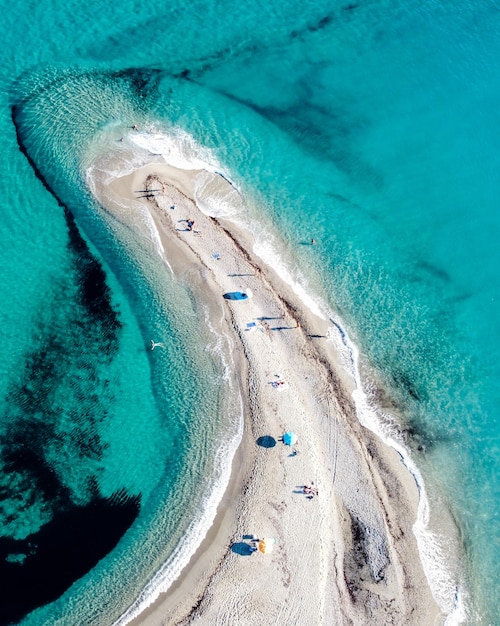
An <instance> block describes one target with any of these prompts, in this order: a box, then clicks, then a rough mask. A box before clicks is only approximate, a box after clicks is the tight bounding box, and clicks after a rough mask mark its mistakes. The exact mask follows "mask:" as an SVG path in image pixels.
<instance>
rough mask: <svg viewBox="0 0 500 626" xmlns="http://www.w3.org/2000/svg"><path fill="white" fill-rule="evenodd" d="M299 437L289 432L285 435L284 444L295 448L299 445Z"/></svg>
mask: <svg viewBox="0 0 500 626" xmlns="http://www.w3.org/2000/svg"><path fill="white" fill-rule="evenodd" d="M297 440H298V437H297V435H296V434H295V433H292V431H291V430H287V431H286V433H285V434H284V435H283V443H284V444H285V445H287V446H293V445H295V444H296V443H297Z"/></svg>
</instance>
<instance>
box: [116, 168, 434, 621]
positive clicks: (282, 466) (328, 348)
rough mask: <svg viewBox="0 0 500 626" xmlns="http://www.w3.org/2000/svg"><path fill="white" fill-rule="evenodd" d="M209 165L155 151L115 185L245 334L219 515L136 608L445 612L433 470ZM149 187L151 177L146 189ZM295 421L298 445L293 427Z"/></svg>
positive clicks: (162, 611)
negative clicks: (212, 188)
mask: <svg viewBox="0 0 500 626" xmlns="http://www.w3.org/2000/svg"><path fill="white" fill-rule="evenodd" d="M195 175H196V172H191V173H190V172H186V171H183V170H179V169H176V168H173V167H171V166H169V165H166V164H163V163H153V164H148V165H147V166H144V167H143V168H140V169H138V170H136V171H135V172H134V173H133V174H129V175H127V176H123V177H121V178H117V179H115V180H114V181H113V182H112V183H111V184H110V186H109V189H108V190H107V192H106V194H104V195H106V196H107V198H108V200H109V198H113V197H115V198H117V199H119V203H118V204H120V206H124V205H125V204H126V202H127V201H134V202H137V201H140V202H142V203H143V205H144V207H146V208H147V210H148V211H149V212H150V214H151V216H152V218H153V219H154V222H155V225H156V228H157V230H158V233H159V235H160V239H161V242H162V245H163V247H164V250H165V256H166V259H167V260H168V265H169V268H170V269H171V270H172V271H173V272H174V274H175V272H176V270H177V269H180V268H182V270H183V271H184V272H185V269H186V267H188V266H192V271H193V272H197V273H198V274H199V276H201V277H202V280H203V282H204V285H206V288H205V290H204V292H205V297H206V298H207V300H210V299H218V300H221V299H223V300H224V319H223V320H221V332H225V333H229V334H231V336H232V337H233V338H234V346H235V364H236V366H237V367H238V368H239V371H240V384H241V387H242V393H243V395H244V398H245V411H244V421H245V427H244V435H243V439H242V442H241V444H240V446H239V449H238V450H237V452H236V455H235V458H234V460H233V465H232V478H231V482H230V485H229V487H228V489H227V491H226V495H225V497H224V499H223V501H222V502H221V503H220V505H219V509H218V513H217V517H216V520H215V523H214V524H213V526H212V528H211V530H210V532H209V533H208V535H207V536H206V538H205V539H204V540H203V542H202V544H201V545H200V547H199V548H198V550H197V552H196V554H195V555H194V556H193V557H192V558H191V561H190V563H189V564H188V566H187V567H186V568H185V570H184V572H183V574H182V575H181V577H180V578H179V579H178V580H177V581H176V583H175V584H174V585H173V586H172V587H171V588H170V589H169V590H168V591H167V592H166V593H164V594H162V595H161V596H160V598H159V599H158V600H157V602H155V603H154V604H153V605H152V606H151V607H149V608H148V609H147V610H145V611H144V612H143V613H142V614H141V615H140V616H139V617H137V618H136V619H135V620H134V621H132V622H131V623H132V624H142V625H144V626H158V625H160V624H169V625H172V624H176V625H181V624H188V623H189V624H219V625H223V624H227V625H235V624H238V626H246V625H252V626H260V625H262V626H264V625H265V626H268V625H269V624H314V625H319V624H328V625H334V624H371V625H378V624H380V625H384V626H385V625H387V624H405V625H412V624H414V625H418V626H422V625H425V624H436V623H440V622H442V621H443V616H442V615H441V614H440V609H439V607H438V605H437V603H436V601H435V600H434V598H433V596H432V593H431V589H430V587H429V583H428V581H427V579H426V577H425V574H424V570H423V568H422V564H421V560H420V555H419V552H418V547H417V541H416V538H415V535H414V533H413V530H412V526H413V524H414V523H415V520H416V516H417V506H418V497H419V493H418V488H417V485H416V483H415V480H414V478H413V477H412V476H411V474H410V473H409V472H408V470H407V468H406V467H405V466H404V464H403V462H402V460H401V457H400V456H399V455H398V454H397V453H396V452H395V450H393V449H392V448H390V447H389V446H387V445H385V444H384V443H383V442H382V441H381V440H380V439H379V438H378V437H377V436H376V435H375V434H374V433H373V432H371V431H370V430H369V429H367V428H365V427H363V426H362V425H361V424H360V422H359V420H358V418H357V416H356V410H355V405H354V402H353V399H352V392H353V389H354V382H353V380H352V379H351V377H350V376H349V375H348V374H347V373H346V371H345V369H344V368H343V366H342V362H341V359H340V358H339V354H338V353H337V350H336V348H335V345H336V344H335V342H334V341H331V340H330V337H331V336H332V332H334V331H335V329H334V328H333V327H332V323H331V321H329V320H328V319H323V318H321V317H319V316H317V315H315V314H314V313H312V312H311V310H310V309H309V308H308V307H307V306H306V305H305V304H304V303H303V302H302V300H301V299H300V298H299V297H298V296H297V295H296V293H294V291H293V289H292V288H291V286H290V285H288V284H287V283H286V282H284V281H283V280H282V279H281V278H280V277H279V276H278V275H277V274H276V272H275V271H274V270H273V268H272V267H269V266H268V265H266V264H265V263H264V262H263V261H262V259H261V258H259V257H258V256H257V255H256V254H255V253H254V251H253V243H254V242H253V241H252V235H251V234H250V233H248V232H245V231H243V230H242V229H241V228H240V227H238V226H237V225H235V224H234V223H233V222H230V221H229V220H224V219H219V218H217V219H216V218H214V217H210V216H208V215H206V214H204V213H203V212H202V211H200V210H199V208H198V207H197V205H196V202H195V201H194V200H193V193H192V190H193V181H194V177H195ZM215 184H220V185H227V184H229V183H228V182H227V181H226V180H224V179H223V178H222V177H220V182H219V183H215ZM136 189H143V190H145V193H144V194H143V197H142V198H140V199H139V200H138V198H137V193H135V192H134V190H136ZM148 190H149V191H148ZM118 204H117V205H118ZM112 205H113V200H111V201H108V208H110V210H112V209H113V206H112ZM191 221H192V222H194V223H193V224H190V222H191ZM165 271H168V270H167V269H166V270H165ZM227 294H244V295H245V296H246V297H244V298H243V299H241V298H233V297H231V296H227ZM224 295H226V296H227V297H226V298H224ZM286 431H292V432H293V433H295V434H296V435H297V437H298V442H297V444H296V445H294V446H287V445H285V444H284V443H283V441H281V437H282V436H283V434H284V433H285V432H286ZM305 488H306V489H305ZM251 536H253V537H254V538H257V539H262V538H268V539H269V540H272V543H273V550H272V552H271V553H267V554H263V553H262V552H260V551H259V550H256V551H252V550H251V549H250V547H251V546H252V545H253V544H252V541H251V539H250V537H251ZM255 546H258V543H256V544H255Z"/></svg>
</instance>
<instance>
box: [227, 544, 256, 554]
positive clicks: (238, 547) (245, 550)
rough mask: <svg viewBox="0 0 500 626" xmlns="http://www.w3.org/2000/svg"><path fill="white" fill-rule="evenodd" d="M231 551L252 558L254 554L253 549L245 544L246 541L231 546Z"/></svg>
mask: <svg viewBox="0 0 500 626" xmlns="http://www.w3.org/2000/svg"><path fill="white" fill-rule="evenodd" d="M231 551H232V552H234V553H235V554H239V555H240V556H250V555H251V554H252V549H251V547H250V546H249V545H248V543H245V542H244V541H238V542H237V543H233V545H232V546H231Z"/></svg>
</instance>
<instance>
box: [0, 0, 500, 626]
mask: <svg viewBox="0 0 500 626" xmlns="http://www.w3.org/2000/svg"><path fill="white" fill-rule="evenodd" d="M4 15H5V16H6V19H5V21H4V26H3V36H4V46H3V48H2V65H1V67H2V70H1V72H2V90H1V97H2V108H1V113H0V114H1V116H2V121H3V129H4V142H3V153H4V156H5V158H4V170H3V176H2V177H1V179H0V181H1V182H0V185H1V187H2V198H3V212H2V228H1V230H0V237H1V242H2V245H1V246H0V254H1V255H2V263H1V267H2V279H3V280H1V281H0V292H1V295H2V297H1V298H0V302H1V303H2V304H1V305H0V316H1V319H2V325H1V332H2V342H3V343H2V345H3V346H4V350H2V352H1V353H0V366H1V368H2V371H3V376H2V377H0V389H1V391H2V394H1V396H0V398H1V400H0V401H1V403H2V408H3V419H2V420H1V422H0V436H1V444H2V449H1V462H2V467H3V469H2V473H1V475H0V481H1V483H2V487H3V489H4V492H3V493H4V494H5V499H4V501H3V506H2V528H3V529H4V532H3V534H2V538H1V539H0V541H1V542H2V545H3V550H4V555H5V557H6V560H5V565H4V569H3V570H2V574H1V577H2V581H11V582H12V581H15V584H13V585H12V586H13V588H15V589H18V590H19V592H20V593H18V592H16V594H15V595H16V598H17V595H19V598H20V599H19V602H12V603H11V605H9V606H8V607H7V608H5V609H4V614H3V615H0V621H2V623H8V622H9V620H12V619H14V620H16V621H17V620H19V619H20V618H21V617H22V616H23V615H25V614H26V613H27V612H29V611H31V610H32V609H34V608H35V607H37V606H39V605H40V604H44V603H46V602H49V601H52V600H56V598H58V597H59V596H60V595H61V594H62V593H63V592H64V591H65V590H66V589H67V588H68V586H69V585H70V584H71V583H72V582H73V580H77V581H78V582H76V583H75V584H74V585H73V587H71V589H69V591H67V592H66V594H65V595H64V596H63V597H62V598H61V599H60V600H59V601H55V602H52V603H51V604H47V605H46V606H45V607H44V608H42V609H39V610H38V611H36V612H34V613H32V614H31V616H28V617H26V618H25V620H24V622H25V623H26V624H29V623H32V624H41V623H51V624H52V623H60V624H74V623H85V622H90V621H92V623H102V624H107V623H111V622H112V621H113V620H114V619H115V618H117V617H118V616H119V615H120V614H121V612H122V611H123V610H124V609H125V608H126V607H127V606H128V605H129V604H130V603H131V602H132V601H133V599H134V597H136V596H137V595H138V594H139V593H140V591H141V589H142V587H143V585H144V584H145V583H146V581H147V580H148V579H149V578H150V577H151V576H152V574H153V573H154V572H155V571H157V570H158V569H159V568H160V566H161V564H162V563H164V562H165V561H166V560H167V559H168V557H169V554H171V553H172V552H173V551H174V548H175V546H176V545H177V544H178V541H179V538H180V537H182V536H189V537H190V539H189V541H191V538H194V537H195V536H196V535H197V533H198V534H199V533H201V532H202V528H201V527H200V528H198V529H196V528H190V527H189V524H190V522H191V521H192V520H194V519H200V515H199V510H198V511H196V510H195V509H196V507H198V508H201V509H202V508H203V507H205V506H206V503H204V502H203V501H202V499H201V498H202V495H201V494H202V491H203V489H202V488H201V487H203V485H206V488H207V491H210V488H209V485H211V484H213V483H214V482H217V481H218V484H219V485H220V486H221V485H223V483H224V481H225V480H227V476H226V475H225V474H224V472H222V475H221V476H217V477H214V476H213V475H212V474H211V468H213V467H214V455H216V454H222V455H223V456H224V454H225V455H226V457H225V458H227V451H228V450H229V449H230V448H231V446H234V443H235V441H236V440H237V436H238V427H239V426H238V424H239V422H238V419H239V415H238V398H237V393H236V391H235V390H233V391H231V381H230V380H228V379H226V378H225V373H226V371H227V369H226V368H227V366H228V363H227V362H224V361H223V360H221V355H223V354H224V351H223V350H222V349H221V348H220V347H219V345H218V339H217V337H216V336H215V335H213V334H210V333H208V335H203V334H202V331H201V330H200V324H199V321H200V319H203V318H204V315H205V311H204V310H203V309H202V308H201V309H200V307H199V306H198V304H197V301H196V298H194V297H193V292H192V291H190V290H189V289H187V288H186V280H185V278H184V279H182V278H181V280H175V279H173V278H172V276H171V275H170V274H169V272H168V271H166V269H165V267H164V266H163V265H162V262H161V258H160V256H159V255H158V251H157V249H156V248H155V243H154V241H151V238H148V236H147V235H138V234H137V231H136V230H135V231H134V230H131V229H130V228H128V227H127V225H124V224H117V223H115V222H113V221H112V219H111V218H110V217H109V216H108V215H107V214H106V213H103V212H102V211H101V210H100V209H99V207H97V206H96V205H95V203H94V201H93V200H92V198H91V196H90V194H89V193H88V191H87V188H86V185H85V176H86V174H87V173H88V172H89V167H90V164H91V163H92V160H93V159H94V158H95V157H97V156H101V155H102V154H104V153H106V152H107V151H109V149H110V146H111V147H112V148H113V150H115V149H116V146H117V144H118V143H119V139H120V138H121V137H124V138H125V142H126V144H127V148H130V147H132V149H133V150H132V152H133V154H135V155H136V158H137V160H138V161H140V160H141V159H143V158H144V154H145V151H147V150H151V151H153V152H162V153H163V151H165V152H166V153H167V154H168V158H170V159H172V160H173V161H175V163H177V164H180V163H181V164H182V165H183V166H185V167H193V168H195V169H198V168H199V167H200V163H202V164H203V166H204V167H207V168H208V169H209V170H211V171H220V172H222V173H223V174H224V175H226V176H227V177H229V178H230V179H231V180H232V181H233V183H234V185H235V187H236V188H237V189H238V190H239V191H240V192H241V196H242V197H243V199H244V200H243V201H242V200H241V197H240V196H239V195H237V194H236V193H231V194H228V196H227V197H225V198H218V199H217V201H216V202H214V200H213V198H211V197H210V195H209V194H208V193H207V191H208V190H209V189H210V187H209V185H208V186H204V185H203V184H202V183H200V189H199V200H200V202H201V204H202V206H203V208H204V209H205V210H207V211H209V212H211V213H212V214H224V215H225V216H228V215H232V216H233V218H234V219H236V220H238V221H240V222H244V223H247V224H250V226H251V228H252V231H253V232H254V233H256V236H257V249H258V251H259V252H260V253H261V254H262V255H263V256H264V257H265V258H267V259H268V260H269V261H271V262H272V263H273V264H274V265H275V266H277V267H281V268H282V270H283V272H285V271H286V272H287V276H288V277H289V279H290V280H293V281H300V282H301V284H302V285H303V287H304V289H305V292H306V293H307V294H308V295H310V296H312V297H313V298H315V300H316V302H321V303H323V306H324V307H325V308H326V309H327V310H328V311H329V312H330V313H332V314H335V315H338V316H340V319H341V321H342V324H343V326H344V328H345V329H346V330H347V331H348V335H349V338H350V340H351V341H353V342H354V343H355V344H356V345H357V346H358V348H359V355H358V361H357V364H358V366H359V370H360V371H361V373H362V376H363V377H362V381H363V387H364V390H365V391H366V392H367V394H368V396H367V397H368V399H369V400H371V401H372V403H373V404H374V406H378V407H379V409H380V407H381V405H382V408H383V409H385V412H386V413H387V411H389V412H390V413H391V415H393V416H397V417H398V419H400V420H401V423H402V425H403V430H404V433H403V435H401V433H400V434H399V435H397V436H398V440H399V441H403V439H404V437H406V438H405V439H404V441H405V442H406V444H407V446H408V447H409V449H411V451H412V458H413V461H414V462H415V463H416V465H417V466H418V468H419V469H420V471H421V472H422V474H423V477H424V480H425V484H426V492H427V494H428V496H429V500H430V503H431V511H434V515H435V516H437V517H439V510H440V508H442V507H450V508H451V510H452V512H453V515H454V516H455V518H456V520H457V523H458V525H459V527H460V529H461V531H462V532H463V537H464V543H465V549H466V553H465V554H466V558H465V562H463V563H462V564H461V565H462V566H463V567H462V568H461V569H460V570H459V571H456V570H455V569H452V570H451V571H450V572H449V576H448V577H444V579H443V576H442V572H443V571H445V570H446V568H447V567H449V566H450V565H451V564H450V562H448V561H446V550H445V551H444V556H443V559H445V561H444V562H439V558H438V557H439V555H436V553H435V554H434V555H427V561H426V562H427V567H428V570H429V572H430V573H431V574H432V573H433V575H434V580H435V581H437V582H436V593H437V592H438V590H437V585H438V584H439V583H440V582H443V580H444V584H443V585H444V586H443V587H440V591H439V592H440V593H441V595H442V598H441V602H442V606H443V607H444V608H445V609H446V611H447V612H451V613H452V614H453V615H454V617H453V619H452V620H451V621H458V620H459V614H460V611H455V612H454V613H453V607H454V605H455V600H456V598H455V594H456V593H457V590H456V588H458V590H459V591H458V595H459V597H460V599H461V602H463V603H464V605H465V610H466V615H467V617H466V620H465V621H466V622H468V623H482V624H488V623H494V622H495V616H496V615H497V614H498V613H499V609H500V601H499V598H498V591H496V587H494V588H493V589H488V590H487V593H486V589H485V587H484V583H483V581H484V580H495V579H496V578H497V576H498V565H497V563H498V562H499V556H500V555H499V552H500V533H499V524H498V505H497V502H498V495H499V494H498V491H499V488H498V475H499V472H498V469H499V468H498V462H499V461H498V459H499V455H498V450H499V443H498V442H499V439H498V434H499V423H498V406H499V392H498V389H499V388H500V386H499V384H498V382H499V381H498V373H497V372H496V368H495V365H496V363H497V362H498V357H499V352H500V328H499V323H498V320H499V319H500V316H499V311H498V306H499V305H498V302H499V294H498V287H499V281H498V274H497V268H498V265H499V258H498V255H499V253H498V246H497V241H498V235H499V230H500V227H499V219H500V218H499V212H498V210H497V209H496V198H497V196H498V193H497V192H498V183H497V175H496V173H497V171H498V166H499V159H500V157H499V155H498V150H497V146H498V143H499V142H498V136H497V135H498V133H499V132H500V131H499V130H498V129H499V128H500V125H499V124H498V119H497V118H498V115H499V113H498V107H497V106H496V102H497V98H496V94H497V85H498V81H499V76H498V74H499V65H498V61H497V59H498V58H500V55H499V52H500V51H499V50H498V46H499V45H500V44H499V43H498V42H499V41H500V39H499V37H498V30H499V25H500V18H499V17H498V13H497V9H496V3H494V2H479V3H477V2H476V3H463V2H460V3H456V2H452V3H447V4H446V6H444V5H440V4H438V3H435V2H424V3H422V2H419V3H416V2H409V1H408V0H406V1H404V2H403V1H402V2H395V1H392V2H386V3H384V4H383V5H381V4H380V3H377V4H373V3H367V4H354V3H353V4H350V5H347V4H345V5H342V4H340V3H339V4H335V6H332V5H331V3H321V2H320V3H317V2H316V3H306V4H304V3H303V2H302V3H300V4H299V3H293V2H288V3H287V4H286V7H285V6H283V7H280V8H276V7H272V8H270V7H268V8H264V7H262V6H260V5H257V4H251V5H249V6H245V8H244V9H241V7H240V9H239V10H238V11H235V10H234V7H232V5H229V3H224V2H222V3H217V5H213V4H209V3H207V2H204V3H202V2H190V3H189V4H188V5H184V4H182V3H181V2H177V3H171V4H169V6H168V7H167V8H165V7H162V6H160V5H156V4H152V3H149V2H145V3H141V4H140V5H136V4H135V3H131V2H130V3H128V2H125V3H122V4H120V6H119V7H118V6H115V7H113V6H109V5H102V4H101V3H98V2H93V1H91V2H87V3H84V4H83V5H82V4H80V3H65V4H64V6H62V4H61V6H57V5H53V4H48V3H44V2H42V3H38V4H35V5H33V6H32V7H30V8H29V10H28V9H27V8H26V7H24V10H23V11H21V10H17V9H14V8H12V7H10V6H9V9H8V10H7V9H6V8H5V10H4ZM47 24H50V36H47V35H48V34H49V31H48V30H47V26H46V25H47ZM210 24H212V25H216V27H215V26H214V27H213V28H207V25H210ZM145 33H147V36H145ZM20 42H21V43H20ZM134 123H137V124H138V126H139V131H138V132H137V133H135V134H134V132H132V131H131V128H130V126H131V125H133V124H134ZM152 136H154V138H155V139H154V142H152ZM165 137H167V138H168V139H165ZM114 163H115V161H113V163H111V164H110V168H109V171H110V172H111V173H113V172H115V170H114V169H113V167H114ZM122 165H123V166H124V167H131V166H132V165H133V164H131V163H126V164H122ZM116 173H117V172H116ZM311 238H314V239H315V241H316V244H315V245H314V246H311V245H308V244H309V243H310V240H311ZM152 338H154V339H156V340H162V341H163V342H164V343H165V345H166V348H165V349H164V350H161V351H160V350H155V351H153V352H151V351H150V350H148V346H149V341H150V339H152ZM206 343H208V344H209V345H211V346H212V350H210V351H209V352H207V351H204V350H203V349H201V348H200V346H202V345H204V344H206ZM221 350H222V351H221ZM355 353H356V352H355ZM207 372H208V375H207ZM193 380H195V381H196V384H195V385H193V382H192V381H193ZM221 380H224V381H226V382H225V385H226V386H225V387H223V392H222V393H219V392H218V383H219V382H220V381H221ZM381 387H383V388H384V389H385V392H384V394H383V395H382V394H381V391H380V388H381ZM226 391H227V393H225V392H226ZM224 398H227V400H225V399H224ZM202 399H203V400H202ZM224 402H232V404H230V405H229V406H230V410H228V415H229V420H228V423H227V424H224V423H220V422H218V421H217V420H216V419H211V417H212V416H216V415H220V413H221V411H220V408H221V403H224ZM377 403H378V404H377ZM365 408H366V407H365ZM372 408H373V407H372ZM367 415H368V414H365V416H364V417H363V415H360V417H361V419H364V418H366V419H375V418H376V419H378V420H379V421H378V422H377V423H378V424H379V425H380V424H382V425H381V426H380V427H381V428H385V430H384V433H385V434H387V432H388V427H387V426H384V423H386V422H384V420H385V419H387V415H385V413H384V411H382V412H381V411H380V410H379V412H378V413H377V414H375V415H374V414H372V413H370V414H369V415H368V417H367ZM380 420H381V421H380ZM208 424H213V430H211V431H210V436H209V437H208V440H206V439H205V437H204V436H202V433H204V431H205V428H206V427H207V425H208ZM225 428H230V429H232V430H231V431H230V432H231V433H232V434H231V436H229V437H228V441H227V446H228V447H227V450H226V452H224V451H223V450H219V451H217V447H216V445H215V442H216V441H218V440H219V433H220V432H221V431H222V430H223V429H225ZM233 438H234V439H233ZM207 441H208V445H207ZM210 442H211V443H210ZM130 459H133V461H134V462H133V463H130ZM181 476H182V477H183V478H182V484H183V487H184V489H180V490H179V489H178V484H179V477H181ZM186 476H187V477H188V478H186ZM200 481H201V482H200ZM203 481H206V482H203ZM188 486H189V489H188V488H187V487H188ZM196 493H197V494H198V496H197V497H195V498H194V500H193V508H192V509H190V511H189V514H188V515H185V516H182V515H181V513H180V512H181V511H182V506H183V503H185V502H186V501H189V499H190V497H191V496H192V494H196ZM214 497H215V496H214ZM197 498H198V499H197ZM210 507H212V508H213V503H212V504H211V505H210ZM89 511H92V513H94V514H95V515H94V517H92V518H91V519H90V518H89V517H88V515H89ZM70 517H71V518H72V521H71V524H69V523H68V521H67V520H69V519H70ZM89 519H90V521H89ZM75 520H80V522H79V523H80V524H81V525H82V526H85V525H87V527H89V528H90V527H92V524H95V525H96V526H98V527H99V528H100V529H102V530H101V533H100V534H101V535H102V541H99V545H96V546H95V548H96V550H95V553H94V554H92V555H91V556H89V558H88V560H85V559H83V558H77V559H75V560H76V561H77V562H78V564H79V567H80V565H81V568H80V569H78V568H77V571H75V572H74V573H73V578H72V579H71V580H70V579H65V580H60V579H59V578H58V577H54V579H56V578H57V580H54V582H53V584H52V586H51V588H48V589H46V590H45V596H43V595H41V596H40V597H34V596H32V595H31V594H29V593H28V594H26V596H25V595H23V594H24V593H25V591H24V590H25V589H26V588H30V587H32V586H33V585H32V582H33V580H39V578H40V575H39V573H38V572H39V571H40V570H41V571H43V570H44V567H45V565H44V564H45V563H46V561H44V560H43V558H44V555H45V558H52V559H53V558H54V554H55V548H54V545H55V544H54V542H53V537H52V535H51V533H49V532H47V533H46V534H45V535H43V529H46V530H47V529H51V528H52V529H54V530H55V529H63V530H64V529H67V528H68V527H69V526H70V525H71V526H72V527H73V526H78V523H77V521H75ZM110 520H112V522H113V523H112V524H111V523H109V522H110ZM108 527H109V528H108ZM107 528H108V530H106V529H107ZM39 532H42V534H41V535H34V533H39ZM58 533H59V531H58ZM58 533H56V534H58ZM160 536H161V537H168V539H167V540H166V541H165V542H163V541H161V542H160V541H158V537H160ZM146 537H149V540H148V541H146V539H145V538H146ZM28 541H29V542H30V543H31V545H29V544H28ZM67 541H68V542H71V537H68V538H67ZM193 541H194V539H193ZM33 543H36V545H37V546H39V548H38V550H37V551H35V554H34V553H33V548H32V546H33ZM444 543H445V542H444ZM115 545H116V546H117V547H116V548H115V549H114V550H113V549H112V548H113V546H115ZM42 546H47V548H46V551H45V552H44V549H42ZM444 548H446V546H444ZM30 550H31V552H30ZM60 552H61V553H64V550H60ZM105 554H108V556H107V557H106V558H104V559H103V560H100V561H99V559H101V558H102V557H103V556H104V555H105ZM61 558H62V557H61ZM84 561H85V562H84ZM97 561H99V563H98V565H97V566H96V567H94V565H95V564H96V563H97ZM21 563H22V566H21V565H20V564H21ZM124 563H126V564H127V566H129V565H130V563H135V564H136V565H135V567H136V569H134V576H133V579H134V581H135V586H134V585H132V584H131V583H130V579H125V578H124V577H123V576H121V575H120V574H119V573H118V572H119V571H126V570H124V569H121V570H120V568H123V564H124ZM19 569H23V571H24V572H25V573H24V574H20V573H19ZM60 569H63V565H61V568H60ZM167 570H168V567H167V568H165V570H164V573H163V575H164V576H166V577H168V573H167ZM86 572H88V573H86ZM439 572H441V574H440V573H439ZM18 576H19V578H17V577H18ZM2 584H4V583H2ZM5 584H7V583H5ZM150 592H151V590H149V591H148V593H150ZM13 593H14V592H13ZM12 597H14V595H12ZM100 597H102V598H104V597H106V598H107V600H106V601H103V602H102V603H99V602H96V598H100Z"/></svg>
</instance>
